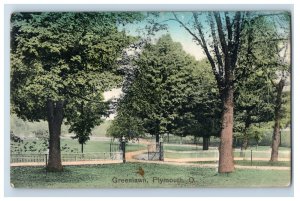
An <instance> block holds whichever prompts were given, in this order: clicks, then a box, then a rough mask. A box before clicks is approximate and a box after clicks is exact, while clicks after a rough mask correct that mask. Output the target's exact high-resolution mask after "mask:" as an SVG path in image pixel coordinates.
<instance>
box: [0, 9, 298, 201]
mask: <svg viewBox="0 0 300 201" xmlns="http://www.w3.org/2000/svg"><path fill="white" fill-rule="evenodd" d="M129 10H130V11H171V10H172V11H173V10H176V11H190V10H289V11H291V13H292V16H294V7H293V5H292V4H278V5H273V4H240V5H237V4H218V5H215V4H205V5H203V4H202V5H199V4H189V5H176V4H168V5H162V4H151V5H150V4H148V5H145V4H144V5H137V4H136V5H128V4H119V5H113V4H106V5H98V4H97V5H85V4H83V5H70V4H63V5H61V4H60V5H58V4H51V5H50V4H49V5H47V4H43V5H5V6H4V28H5V29H4V96H3V97H4V196H8V197H11V196H12V197H41V196H45V197H53V196H58V197H69V196H72V197H73V196H75V197H82V196H84V197H95V196H99V197H102V196H116V197H128V196H134V197H135V196H142V197H143V196H147V197H152V196H155V197H156V196H160V197H164V196H176V197H182V196H184V197H194V196H197V197H198V196H202V197H205V196H213V197H236V196H238V197H240V196H242V197H243V196H259V197H265V196H274V197H282V196H293V195H294V190H293V184H292V186H291V187H288V188H202V189H195V188H183V189H180V188H177V189H55V190H52V189H13V188H11V187H10V185H9V180H10V178H9V174H10V173H9V169H10V165H9V151H8V150H9V125H10V124H9V122H10V119H9V118H10V115H9V108H10V105H9V94H10V88H9V79H10V76H9V35H10V31H9V18H10V14H11V13H12V12H18V11H129ZM293 21H294V19H293ZM293 25H294V24H293ZM293 27H294V26H293ZM293 37H294V33H293ZM293 44H295V41H294V40H293ZM293 63H294V62H293ZM293 70H294V68H293ZM292 86H293V87H292V90H293V91H294V72H293V73H292ZM293 95H294V93H293ZM294 98H295V97H293V99H294ZM293 108H294V107H293ZM293 123H294V122H293ZM293 125H294V124H293ZM293 147H294V140H293ZM293 161H294V158H293ZM293 182H294V178H293V181H292V183H293Z"/></svg>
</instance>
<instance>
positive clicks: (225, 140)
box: [219, 86, 234, 173]
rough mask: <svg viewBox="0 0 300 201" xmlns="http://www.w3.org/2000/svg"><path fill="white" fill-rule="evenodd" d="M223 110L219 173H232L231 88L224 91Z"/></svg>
mask: <svg viewBox="0 0 300 201" xmlns="http://www.w3.org/2000/svg"><path fill="white" fill-rule="evenodd" d="M224 95H225V96H224V99H223V100H224V101H223V104H224V109H223V113H222V128H221V129H222V130H221V139H220V146H219V173H229V172H233V171H234V163H233V150H232V140H233V134H232V131H233V88H232V86H231V87H228V88H227V90H226V91H224Z"/></svg>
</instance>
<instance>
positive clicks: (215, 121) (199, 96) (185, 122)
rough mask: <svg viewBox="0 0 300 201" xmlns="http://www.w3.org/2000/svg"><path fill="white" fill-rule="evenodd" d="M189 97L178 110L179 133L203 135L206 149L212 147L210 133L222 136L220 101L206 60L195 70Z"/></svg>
mask: <svg viewBox="0 0 300 201" xmlns="http://www.w3.org/2000/svg"><path fill="white" fill-rule="evenodd" d="M192 77H193V79H191V80H189V82H188V87H187V88H188V89H189V90H188V91H186V96H187V98H186V99H184V102H182V103H181V104H182V105H181V107H180V108H179V109H178V118H177V121H176V122H175V124H176V125H177V128H178V129H177V130H176V133H177V134H179V135H181V134H182V133H184V134H185V135H193V136H195V137H202V138H203V150H208V149H209V142H210V137H211V136H217V137H219V134H220V118H221V102H220V100H219V96H218V92H217V90H218V89H217V87H216V83H215V80H214V78H213V74H212V72H211V68H210V66H209V62H208V61H207V60H206V59H203V60H202V61H200V62H199V65H197V67H196V68H194V69H193V71H192Z"/></svg>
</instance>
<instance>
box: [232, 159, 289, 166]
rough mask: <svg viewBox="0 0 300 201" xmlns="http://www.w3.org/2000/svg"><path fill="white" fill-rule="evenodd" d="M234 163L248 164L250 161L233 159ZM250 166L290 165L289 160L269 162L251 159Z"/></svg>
mask: <svg viewBox="0 0 300 201" xmlns="http://www.w3.org/2000/svg"><path fill="white" fill-rule="evenodd" d="M234 163H235V164H236V165H243V166H250V165H251V161H249V160H247V161H246V160H237V161H234ZM252 166H280V167H290V166H291V162H289V161H278V162H270V161H252Z"/></svg>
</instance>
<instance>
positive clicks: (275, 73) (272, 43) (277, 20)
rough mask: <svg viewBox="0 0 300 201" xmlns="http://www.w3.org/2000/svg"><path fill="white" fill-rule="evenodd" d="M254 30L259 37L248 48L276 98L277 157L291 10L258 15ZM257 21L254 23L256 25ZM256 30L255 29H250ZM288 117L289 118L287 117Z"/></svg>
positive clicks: (273, 157)
mask: <svg viewBox="0 0 300 201" xmlns="http://www.w3.org/2000/svg"><path fill="white" fill-rule="evenodd" d="M250 23H251V24H252V26H251V27H252V30H253V27H256V35H257V37H255V38H252V39H251V41H249V40H248V43H249V44H250V45H249V46H251V49H252V51H251V52H248V55H250V56H251V57H252V58H253V61H254V62H252V63H253V66H255V67H256V69H257V70H258V71H262V72H263V75H264V76H265V80H266V81H267V82H268V84H267V85H270V84H271V86H272V87H271V90H270V92H271V94H272V96H273V100H272V101H271V103H272V104H273V106H272V108H273V117H274V128H273V129H274V131H273V139H272V145H271V147H272V153H271V161H272V162H274V161H277V160H278V148H279V144H280V127H281V125H280V124H281V123H280V122H281V118H282V117H283V116H285V115H286V112H285V111H284V110H283V108H282V106H283V104H284V103H285V102H284V101H283V99H284V95H285V94H286V93H285V91H284V87H285V86H286V85H287V84H288V80H289V76H290V57H289V55H290V13H288V12H280V13H276V12H275V13H272V14H264V15H258V16H257V17H256V18H255V20H254V19H253V20H252V21H251V22H250ZM253 25H254V26H253ZM251 33H253V31H251ZM288 119H289V118H288Z"/></svg>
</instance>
